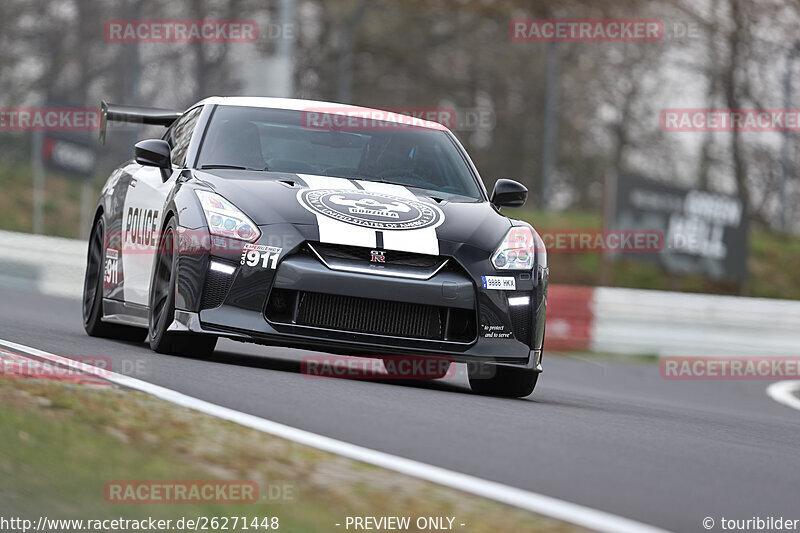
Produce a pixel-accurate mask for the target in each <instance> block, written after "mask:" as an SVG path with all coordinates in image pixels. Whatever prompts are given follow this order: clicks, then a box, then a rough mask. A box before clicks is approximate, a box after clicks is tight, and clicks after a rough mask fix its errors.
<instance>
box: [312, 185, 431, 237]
mask: <svg viewBox="0 0 800 533" xmlns="http://www.w3.org/2000/svg"><path fill="white" fill-rule="evenodd" d="M298 199H299V200H300V203H301V204H302V205H303V206H304V207H305V208H306V209H308V210H310V211H313V212H314V213H318V214H320V215H323V216H326V217H328V218H332V219H334V220H338V221H340V222H344V223H346V224H353V225H355V226H362V227H365V228H372V229H376V230H411V229H423V228H430V227H436V226H439V225H440V224H441V223H442V221H443V220H444V214H443V213H442V211H441V210H440V209H439V208H438V207H436V206H434V205H430V204H426V203H424V202H420V201H417V200H411V199H409V198H402V197H400V196H394V195H392V194H385V193H380V192H373V191H358V190H352V189H348V190H341V189H306V190H304V191H300V193H298Z"/></svg>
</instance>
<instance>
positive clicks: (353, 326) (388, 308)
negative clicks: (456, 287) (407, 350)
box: [297, 292, 443, 339]
mask: <svg viewBox="0 0 800 533" xmlns="http://www.w3.org/2000/svg"><path fill="white" fill-rule="evenodd" d="M297 323H298V324H300V325H304V326H314V327H318V328H328V329H339V330H345V331H357V332H360V333H380V334H382V335H390V336H393V337H412V338H418V339H441V338H442V324H443V317H442V316H440V312H439V308H438V307H433V306H431V305H418V304H409V303H401V302H386V301H384V300H371V299H367V298H354V297H352V296H336V295H332V294H320V293H314V292H306V293H301V295H300V302H299V306H298V309H297Z"/></svg>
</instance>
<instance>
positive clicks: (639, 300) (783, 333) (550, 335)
mask: <svg viewBox="0 0 800 533" xmlns="http://www.w3.org/2000/svg"><path fill="white" fill-rule="evenodd" d="M86 248H87V245H86V243H85V242H84V241H79V240H75V239H63V238H58V237H45V236H41V235H30V234H25V233H13V232H9V231H0V286H3V285H5V286H15V287H20V286H22V287H28V288H33V289H36V290H38V291H40V292H42V293H45V294H50V295H53V296H60V297H67V298H80V297H81V293H82V290H83V276H84V269H85V264H86ZM548 306H549V307H548V313H547V337H546V340H545V348H546V349H549V350H559V351H576V350H578V351H580V350H591V351H597V352H606V353H619V354H639V355H641V354H652V355H659V356H661V355H693V356H715V355H726V356H729V355H752V356H797V355H800V302H798V301H788V300H772V299H763V298H742V297H737V296H716V295H707V294H688V293H675V292H666V291H645V290H635V289H617V288H609V287H598V288H591V287H572V286H566V285H551V286H550V291H549V301H548Z"/></svg>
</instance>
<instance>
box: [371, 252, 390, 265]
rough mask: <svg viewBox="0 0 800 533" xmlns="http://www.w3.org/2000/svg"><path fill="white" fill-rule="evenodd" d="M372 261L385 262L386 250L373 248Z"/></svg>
mask: <svg viewBox="0 0 800 533" xmlns="http://www.w3.org/2000/svg"><path fill="white" fill-rule="evenodd" d="M370 256H371V257H370V262H372V263H385V262H386V252H384V251H383V250H372V251H371V252H370Z"/></svg>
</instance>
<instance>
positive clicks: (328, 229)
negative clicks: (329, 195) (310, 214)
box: [298, 174, 376, 248]
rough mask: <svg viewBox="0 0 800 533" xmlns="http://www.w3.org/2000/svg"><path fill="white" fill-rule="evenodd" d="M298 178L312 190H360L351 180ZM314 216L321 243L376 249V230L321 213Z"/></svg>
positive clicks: (316, 177)
mask: <svg viewBox="0 0 800 533" xmlns="http://www.w3.org/2000/svg"><path fill="white" fill-rule="evenodd" d="M298 176H300V177H301V178H302V179H303V181H305V182H306V183H307V184H308V186H309V188H311V189H340V190H353V191H356V190H358V187H356V186H355V185H354V184H353V183H352V182H351V181H350V180H346V179H342V178H331V177H328V176H312V175H309V174H298ZM314 214H315V215H316V217H317V227H318V228H319V241H320V242H324V243H327V244H343V245H346V246H360V247H362V248H375V243H376V239H375V230H372V229H370V228H362V227H359V226H354V225H352V224H347V223H345V222H340V221H338V220H334V219H332V218H330V217H326V216H324V215H321V214H319V213H314Z"/></svg>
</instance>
